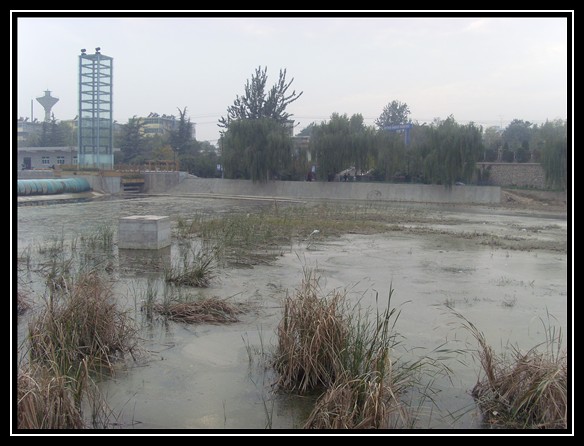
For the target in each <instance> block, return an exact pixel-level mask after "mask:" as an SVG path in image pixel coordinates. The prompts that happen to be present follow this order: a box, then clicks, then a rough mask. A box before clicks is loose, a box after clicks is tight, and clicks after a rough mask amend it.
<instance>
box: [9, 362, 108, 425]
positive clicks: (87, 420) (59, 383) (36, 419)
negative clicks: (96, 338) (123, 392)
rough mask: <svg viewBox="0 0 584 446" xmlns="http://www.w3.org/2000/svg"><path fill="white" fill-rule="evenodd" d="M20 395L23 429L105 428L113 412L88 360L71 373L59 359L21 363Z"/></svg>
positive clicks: (18, 422)
mask: <svg viewBox="0 0 584 446" xmlns="http://www.w3.org/2000/svg"><path fill="white" fill-rule="evenodd" d="M16 395H17V411H16V412H17V413H16V427H17V429H19V430H33V429H86V428H94V429H98V428H101V429H103V428H106V427H108V425H109V423H110V420H111V416H112V413H111V410H110V409H109V407H108V405H107V403H106V402H105V400H104V399H103V397H102V395H101V393H100V392H99V390H98V388H97V386H96V384H95V383H94V382H93V381H92V380H91V378H90V376H89V372H88V369H87V364H86V363H85V362H82V363H81V364H79V367H78V368H77V369H76V370H75V371H70V373H69V374H68V375H64V374H62V373H61V371H60V370H59V369H58V367H57V365H56V363H47V364H39V363H35V362H32V363H28V364H26V365H21V366H20V367H19V368H18V377H17V392H16Z"/></svg>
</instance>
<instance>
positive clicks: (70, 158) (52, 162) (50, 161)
mask: <svg viewBox="0 0 584 446" xmlns="http://www.w3.org/2000/svg"><path fill="white" fill-rule="evenodd" d="M119 151H120V149H119V148H114V149H113V152H114V153H115V152H119ZM17 158H18V160H17V163H18V164H17V167H18V169H20V170H30V169H52V168H53V167H54V168H58V167H59V166H63V165H77V164H78V154H77V147H75V146H65V147H19V148H18V149H17Z"/></svg>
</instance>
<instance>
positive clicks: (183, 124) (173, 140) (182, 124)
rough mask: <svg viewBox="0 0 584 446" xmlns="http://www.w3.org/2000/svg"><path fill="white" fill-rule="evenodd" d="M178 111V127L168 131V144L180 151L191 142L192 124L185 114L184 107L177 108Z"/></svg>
mask: <svg viewBox="0 0 584 446" xmlns="http://www.w3.org/2000/svg"><path fill="white" fill-rule="evenodd" d="M178 113H179V116H180V118H179V121H178V128H177V129H176V130H173V131H171V132H170V145H171V147H172V149H173V150H178V151H179V153H180V152H181V151H184V150H186V149H187V147H189V146H190V145H191V144H192V140H193V138H192V134H193V132H192V130H193V124H192V123H191V119H190V118H187V116H186V114H187V108H186V107H185V108H184V109H183V110H181V109H180V108H179V109H178Z"/></svg>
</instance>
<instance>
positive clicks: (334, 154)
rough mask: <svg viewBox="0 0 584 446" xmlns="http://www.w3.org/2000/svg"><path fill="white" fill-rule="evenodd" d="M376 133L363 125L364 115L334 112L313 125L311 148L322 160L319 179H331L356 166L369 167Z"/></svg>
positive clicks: (319, 159) (320, 161)
mask: <svg viewBox="0 0 584 446" xmlns="http://www.w3.org/2000/svg"><path fill="white" fill-rule="evenodd" d="M375 139H376V133H375V131H374V130H373V129H371V128H368V127H366V126H365V125H364V124H363V116H362V115H361V114H355V115H353V116H351V118H349V117H348V116H347V114H344V115H339V114H338V113H333V114H332V115H331V119H330V120H329V121H328V122H327V123H325V122H322V123H321V124H320V125H317V126H314V129H313V131H312V137H311V139H310V150H311V151H312V153H314V154H315V155H316V158H317V159H318V162H319V169H320V179H322V180H327V179H328V180H332V179H334V176H335V174H336V173H338V172H340V171H342V170H345V169H348V168H350V167H355V168H356V169H357V170H367V169H368V168H369V164H370V161H371V159H372V157H374V156H375V147H376V144H375Z"/></svg>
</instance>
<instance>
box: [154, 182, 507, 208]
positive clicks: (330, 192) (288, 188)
mask: <svg viewBox="0 0 584 446" xmlns="http://www.w3.org/2000/svg"><path fill="white" fill-rule="evenodd" d="M147 192H149V193H157V192H168V193H171V194H189V193H191V194H218V195H242V196H259V197H288V198H305V199H346V200H381V201H404V202H406V201H407V202H421V203H478V204H493V203H500V202H501V188H500V187H498V186H452V187H444V186H437V185H426V184H388V183H359V182H356V183H352V182H351V183H345V182H330V183H329V182H326V183H325V182H318V181H317V182H305V181H271V182H268V183H253V182H252V181H249V180H224V179H205V178H185V179H183V180H182V181H181V182H180V183H179V184H178V185H177V186H175V187H172V188H170V189H167V190H164V191H163V190H154V189H152V190H148V191H147Z"/></svg>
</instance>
